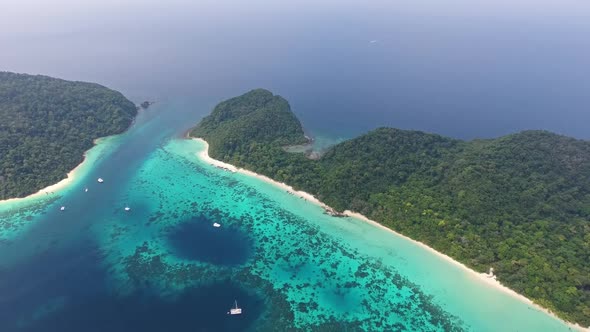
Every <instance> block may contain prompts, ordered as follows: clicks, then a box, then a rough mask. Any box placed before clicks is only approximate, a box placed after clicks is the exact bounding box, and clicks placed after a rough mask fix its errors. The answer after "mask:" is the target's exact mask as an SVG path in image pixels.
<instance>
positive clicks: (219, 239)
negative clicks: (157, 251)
mask: <svg viewBox="0 0 590 332" xmlns="http://www.w3.org/2000/svg"><path fill="white" fill-rule="evenodd" d="M214 222H219V223H223V221H221V220H210V219H207V218H206V217H203V216H199V217H195V218H192V219H191V220H188V221H185V222H182V223H180V224H179V225H178V226H176V227H174V228H173V229H172V230H170V233H169V234H168V242H169V244H170V245H171V247H172V248H173V251H174V254H175V255H176V256H179V257H182V258H186V259H193V260H198V261H202V262H209V263H212V264H216V265H230V266H231V265H238V264H243V263H245V262H246V261H247V260H248V258H250V255H251V253H252V249H251V241H250V240H249V239H248V236H247V235H246V234H244V233H243V232H241V231H240V230H237V229H235V228H230V227H227V226H224V225H221V226H220V227H219V228H215V227H211V225H213V223H214Z"/></svg>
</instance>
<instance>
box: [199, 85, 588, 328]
mask: <svg viewBox="0 0 590 332" xmlns="http://www.w3.org/2000/svg"><path fill="white" fill-rule="evenodd" d="M191 135H192V136H194V137H202V138H204V139H205V140H207V141H208V142H209V144H210V150H209V152H210V154H211V156H212V157H214V158H216V159H220V160H223V161H225V162H229V163H232V164H234V165H236V166H239V167H244V168H246V169H249V170H252V171H255V172H257V173H261V174H264V175H267V176H269V177H271V178H273V179H275V180H278V181H282V182H286V183H287V184H289V185H292V186H293V187H295V188H296V189H300V190H305V191H307V192H310V193H312V194H314V195H315V196H316V197H318V198H319V199H320V200H322V201H324V202H325V203H327V204H328V205H330V206H332V207H334V208H336V209H338V210H345V209H350V210H354V211H358V212H361V213H363V214H364V215H366V216H367V217H369V218H371V219H373V220H376V221H378V222H379V223H381V224H383V225H385V226H387V227H389V228H391V229H394V230H395V231H398V232H400V233H402V234H404V235H407V236H409V237H411V238H413V239H416V240H418V241H421V242H423V243H426V244H427V245H429V246H431V247H433V248H435V249H436V250H438V251H440V252H443V253H445V254H447V255H450V256H451V257H453V258H455V259H456V260H458V261H460V262H462V263H464V264H466V265H468V266H470V267H472V268H474V269H476V270H478V271H481V272H483V271H486V270H487V269H488V268H489V267H494V270H495V271H496V273H497V275H498V279H499V280H501V281H502V282H503V283H504V284H506V285H507V286H509V287H511V288H512V289H514V290H516V291H518V292H519V293H522V294H524V295H525V296H527V297H528V298H530V299H532V300H533V301H535V302H536V303H538V304H540V305H542V306H544V307H546V308H549V309H551V310H553V311H555V312H556V313H557V314H558V315H559V316H560V317H562V318H564V319H566V320H569V321H574V322H577V323H580V324H582V325H583V326H589V325H590V264H589V263H588V262H590V142H588V141H582V140H576V139H573V138H569V137H565V136H560V135H557V134H553V133H550V132H546V131H524V132H520V133H517V134H512V135H508V136H504V137H500V138H497V139H486V140H473V141H468V142H466V141H461V140H456V139H452V138H448V137H443V136H439V135H434V134H428V133H424V132H419V131H407V130H399V129H392V128H379V129H376V130H374V131H371V132H369V133H367V134H365V135H362V136H360V137H357V138H355V139H352V140H349V141H346V142H343V143H340V144H338V145H336V146H334V147H332V148H331V149H330V150H329V151H328V152H327V153H326V154H325V155H324V156H322V158H320V159H319V160H310V159H308V158H306V157H305V156H304V154H302V153H299V154H297V153H287V152H285V151H284V150H283V148H282V147H283V146H284V145H287V144H300V143H302V142H305V141H306V138H305V137H304V135H303V130H302V129H301V124H300V123H299V121H298V120H297V119H296V117H295V116H294V115H293V113H292V112H291V110H290V107H289V105H288V103H287V102H286V101H285V100H284V99H283V98H281V97H279V96H273V95H272V93H271V92H269V91H266V90H262V89H258V90H253V91H251V92H249V93H246V94H244V95H242V96H240V97H236V98H232V99H230V100H228V101H224V102H222V103H220V104H219V105H218V106H217V107H215V109H214V110H213V111H212V113H211V115H209V116H207V117H206V118H204V119H203V120H202V121H201V123H199V124H198V125H197V127H195V128H194V129H193V131H192V132H191Z"/></svg>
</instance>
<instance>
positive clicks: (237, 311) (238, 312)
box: [228, 301, 242, 315]
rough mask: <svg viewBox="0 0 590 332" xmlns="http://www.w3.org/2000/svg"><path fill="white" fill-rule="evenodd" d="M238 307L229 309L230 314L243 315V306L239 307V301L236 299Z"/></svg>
mask: <svg viewBox="0 0 590 332" xmlns="http://www.w3.org/2000/svg"><path fill="white" fill-rule="evenodd" d="M235 304H236V307H235V308H231V309H229V312H228V315H241V314H242V308H238V301H235Z"/></svg>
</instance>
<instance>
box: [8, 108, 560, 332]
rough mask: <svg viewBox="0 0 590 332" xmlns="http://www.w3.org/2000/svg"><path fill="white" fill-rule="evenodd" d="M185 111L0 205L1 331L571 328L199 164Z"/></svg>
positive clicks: (110, 142) (251, 181)
mask: <svg viewBox="0 0 590 332" xmlns="http://www.w3.org/2000/svg"><path fill="white" fill-rule="evenodd" d="M195 105H198V103H186V102H173V101H169V102H162V103H159V104H157V105H155V107H153V108H150V109H149V110H148V111H145V112H143V113H142V114H140V116H139V117H138V119H137V121H136V123H135V124H134V126H133V127H132V128H131V129H130V130H129V131H128V132H127V133H125V134H123V135H121V136H117V137H112V138H109V139H106V140H103V141H102V142H101V143H100V144H99V145H98V146H97V147H95V148H94V149H92V150H91V151H90V152H89V154H88V157H87V163H86V166H84V167H83V168H82V169H81V170H80V172H79V174H78V176H77V178H76V180H75V181H74V182H73V183H72V184H71V186H69V187H68V188H66V189H64V190H63V191H61V192H56V193H54V194H52V195H50V196H49V195H48V197H41V198H39V199H36V200H24V201H19V202H10V203H6V204H2V205H0V218H1V220H0V330H1V331H104V330H109V331H129V330H137V331H163V330H167V331H185V330H186V331H240V330H272V331H286V330H290V329H300V330H318V331H346V330H349V331H354V330H370V331H394V330H400V331H401V330H406V331H453V330H456V331H461V330H467V331H567V330H568V328H567V326H566V325H565V324H564V323H563V322H561V321H559V320H557V319H555V318H553V317H551V316H549V315H546V314H544V313H543V312H541V311H538V310H536V309H534V308H531V307H530V306H529V305H527V304H525V303H523V302H520V301H518V300H516V299H514V298H512V297H510V296H508V295H506V294H504V293H502V292H500V291H498V290H495V289H493V288H491V287H489V286H487V285H485V284H484V283H483V282H481V281H480V280H479V279H478V278H477V277H474V276H473V275H471V274H469V273H467V272H465V271H464V270H463V269H461V268H460V267H458V266H456V265H454V264H451V263H449V262H447V261H445V260H444V259H442V258H441V257H440V256H438V255H435V254H433V253H431V252H429V251H427V250H425V249H423V248H422V247H420V246H418V245H417V244H415V243H413V242H411V241H409V240H406V239H404V238H402V237H399V236H396V235H394V234H392V233H390V232H386V231H383V230H381V229H379V228H377V227H375V226H372V225H370V224H367V223H365V222H363V221H361V220H358V219H354V218H334V217H330V216H328V215H326V214H324V213H323V210H322V209H321V208H320V207H318V206H315V205H313V204H311V203H309V202H306V201H304V200H303V199H300V198H297V197H295V196H293V195H290V194H288V193H286V192H285V191H284V190H283V189H280V188H278V187H276V186H273V185H271V184H269V183H266V182H264V181H261V180H259V179H256V178H253V177H249V176H247V175H244V174H240V173H231V172H227V171H224V170H220V169H217V168H215V167H212V166H210V165H208V164H206V163H204V162H202V161H201V160H199V159H198V157H197V153H198V152H199V151H201V150H202V149H203V148H204V147H203V145H202V144H201V143H199V142H197V141H194V140H186V139H183V138H182V133H183V131H184V130H186V129H187V126H190V124H192V123H196V121H198V117H199V116H201V115H202V114H205V113H206V112H207V111H208V109H206V108H204V107H199V106H195ZM195 108H198V110H195ZM98 177H103V178H104V179H105V182H104V183H102V184H99V183H97V181H96V178H98ZM84 188H88V189H89V190H88V192H85V191H84ZM62 205H65V206H67V209H66V210H65V211H60V210H59V207H60V206H62ZM126 206H129V207H130V208H131V210H130V211H125V210H124V207H126ZM213 223H219V224H220V225H221V226H220V227H218V228H216V227H213ZM234 300H237V301H238V304H239V305H240V307H242V308H243V311H244V314H243V315H241V316H238V317H233V316H229V315H227V314H226V313H227V311H228V310H229V309H230V308H231V307H232V305H233V303H234Z"/></svg>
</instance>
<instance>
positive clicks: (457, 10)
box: [0, 0, 590, 141]
mask: <svg viewBox="0 0 590 332" xmlns="http://www.w3.org/2000/svg"><path fill="white" fill-rule="evenodd" d="M23 22H26V24H23ZM588 36H590V2H588V1H585V0H519V1H516V2H515V1H509V0H478V1H477V2H474V1H468V0H446V1H444V2H441V1H438V0H397V1H390V0H371V1H361V0H321V1H312V0H299V1H269V0H249V1H238V0H220V1H207V0H203V1H187V0H169V1H165V2H162V1H157V0H126V1H115V0H86V1H73V0H54V1H51V2H47V1H45V0H22V1H12V2H11V3H10V4H6V5H5V6H1V10H0V45H2V49H3V50H4V51H3V52H0V70H8V71H16V72H25V73H31V74H45V75H50V76H55V77H61V78H64V79H71V80H85V81H90V82H98V83H101V84H104V85H106V86H109V87H111V88H114V89H116V90H118V91H122V92H123V93H125V95H126V96H128V97H130V98H132V99H133V100H136V101H143V100H145V99H150V100H163V99H168V98H173V99H176V98H186V97H190V98H197V99H198V100H200V101H201V102H209V103H210V105H211V106H212V105H213V104H214V103H216V102H218V101H219V100H222V99H225V98H229V97H232V96H236V95H238V94H241V93H244V92H245V91H248V90H250V89H253V88H259V87H260V88H267V89H270V90H272V91H273V92H275V93H278V94H280V95H282V96H284V97H286V98H287V99H288V100H289V102H290V103H291V106H292V108H293V110H294V111H295V112H296V113H297V115H298V116H299V117H300V119H301V120H302V121H303V123H304V125H305V127H306V129H307V130H308V131H310V132H311V133H312V134H313V135H314V136H320V137H322V140H324V141H326V140H327V141H337V140H339V139H343V138H350V137H353V136H356V135H359V134H361V133H364V132H367V131H368V130H371V129H374V128H376V127H380V126H392V127H395V128H402V129H416V130H424V131H428V132H433V133H438V134H441V135H446V136H452V137H456V138H464V139H471V138H489V137H497V136H501V135H505V134H509V133H513V132H515V131H519V130H524V129H546V130H551V131H554V132H557V133H560V134H565V135H568V136H573V137H577V138H582V139H590V130H589V128H590V127H589V125H588V124H589V123H590V93H589V91H590V39H589V38H588Z"/></svg>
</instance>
